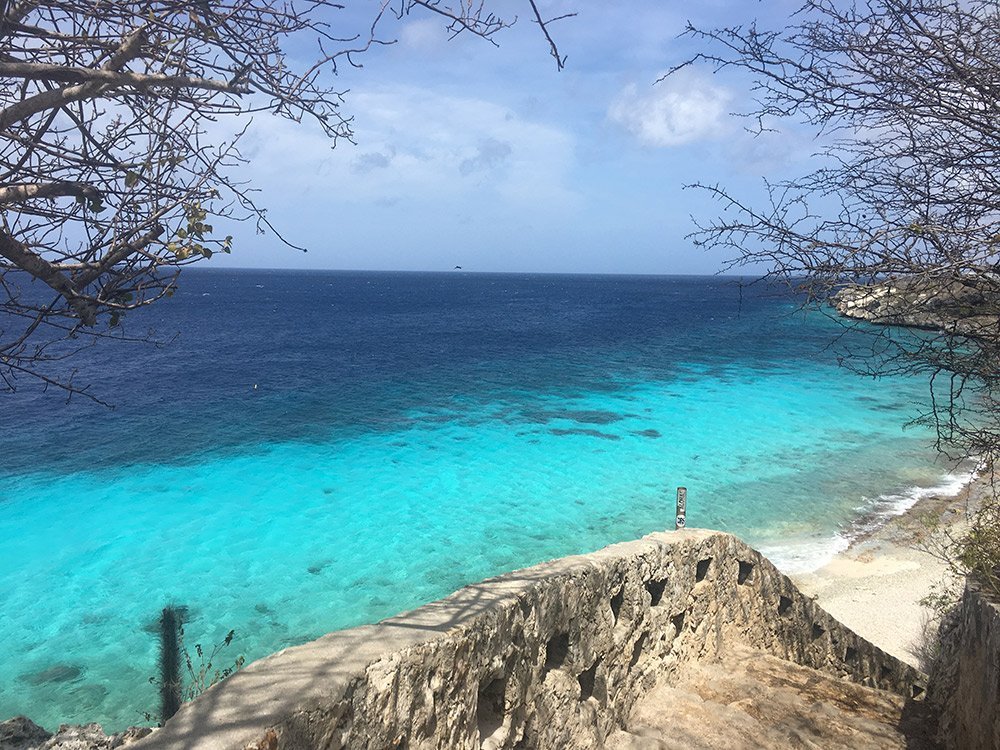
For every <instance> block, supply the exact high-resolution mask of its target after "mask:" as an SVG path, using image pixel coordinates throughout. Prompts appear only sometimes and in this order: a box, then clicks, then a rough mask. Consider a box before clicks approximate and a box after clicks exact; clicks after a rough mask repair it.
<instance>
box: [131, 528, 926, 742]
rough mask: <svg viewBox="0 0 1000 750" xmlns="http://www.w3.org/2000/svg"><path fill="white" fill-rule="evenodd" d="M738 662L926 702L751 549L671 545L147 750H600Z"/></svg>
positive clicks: (427, 633)
mask: <svg viewBox="0 0 1000 750" xmlns="http://www.w3.org/2000/svg"><path fill="white" fill-rule="evenodd" d="M727 645H745V646H750V647H753V648H758V649H761V650H763V651H765V652H767V653H770V654H773V655H775V656H778V657H780V658H783V659H788V660H789V661H792V662H795V663H797V664H801V665H803V666H807V667H812V668H814V669H819V670H822V671H824V672H826V673H828V674H832V675H834V676H838V677H842V678H846V679H849V680H852V681H855V682H858V683H860V684H863V685H867V686H870V687H878V688H882V689H886V690H891V691H893V692H896V693H898V694H901V695H903V696H904V697H906V698H910V697H916V696H918V695H919V694H920V693H922V692H923V691H924V689H925V686H926V682H925V678H924V675H922V674H921V673H919V672H917V671H916V670H914V669H913V668H912V667H910V666H908V665H906V664H903V663H902V662H900V661H898V660H897V659H895V658H894V657H892V656H889V655H888V654H886V653H884V652H883V651H881V650H879V649H878V648H876V647H875V646H873V645H872V644H871V643H869V642H868V641H866V640H864V639H863V638H861V637H860V636H858V635H857V634H855V633H854V632H853V631H851V630H849V629H848V628H846V627H845V626H843V625H841V624H840V623H839V622H837V621H836V620H834V619H833V618H832V617H831V616H830V615H828V614H827V613H826V612H824V611H823V610H822V609H821V608H820V607H819V606H818V605H817V604H816V603H815V602H813V601H812V600H811V599H808V598H807V597H805V596H803V595H802V594H801V593H800V592H799V591H798V590H797V589H796V588H795V586H794V585H793V584H792V582H791V581H790V580H789V579H788V578H787V577H786V576H784V575H782V574H781V573H780V572H779V571H778V570H777V569H776V568H775V567H774V566H773V565H772V564H771V563H770V562H769V561H768V560H767V559H766V558H764V557H763V556H762V555H760V554H759V553H758V552H756V551H755V550H753V549H751V548H750V547H748V546H747V545H746V544H744V543H743V542H741V541H740V540H738V539H737V538H736V537H733V536H731V535H729V534H724V533H721V532H711V531H700V530H686V531H680V532H660V533H655V534H650V535H649V536H646V537H644V538H643V539H641V540H638V541H634V542H626V543H622V544H616V545H613V546H611V547H607V548H605V549H603V550H600V551H599V552H595V553H592V554H588V555H579V556H575V557H567V558H563V559H560V560H555V561H552V562H548V563H543V564H541V565H537V566H534V567H531V568H527V569H524V570H520V571H516V572H513V573H509V574H506V575H503V576H500V577H498V578H493V579H490V580H487V581H483V582H481V583H478V584H475V585H472V586H468V587H466V588H463V589H461V590H460V591H458V592H456V593H454V594H452V595H451V596H449V597H447V598H445V599H442V600H440V601H437V602H434V603H432V604H428V605H426V606H423V607H421V608H419V609H417V610H414V611H412V612H408V613H404V614H401V615H398V616H396V617H393V618H390V619H388V620H385V621H383V622H381V623H379V624H377V625H367V626H363V627H359V628H354V629H351V630H347V631H341V632H337V633H331V634H329V635H326V636H324V637H322V638H319V639H317V640H315V641H312V642H310V643H306V644H304V645H302V646H297V647H294V648H289V649H286V650H284V651H281V652H278V653H276V654H273V655H271V656H269V657H267V658H265V659H261V660H260V661H257V662H255V663H254V664H251V665H250V666H248V667H246V668H245V669H243V670H241V671H240V672H238V673H237V674H236V675H234V676H233V677H231V678H229V679H228V680H226V681H225V682H223V683H221V684H220V685H217V686H215V687H214V688H212V689H211V690H209V691H207V692H206V693H205V694H204V695H202V696H201V697H199V698H198V699H197V700H195V701H193V702H191V703H189V704H187V705H185V706H184V707H182V709H181V710H180V711H179V712H178V713H177V715H176V716H174V718H172V719H171V720H170V721H169V722H167V724H166V726H165V727H163V728H162V729H160V730H159V731H157V732H155V733H154V734H153V735H151V736H150V737H148V738H146V739H145V740H142V741H140V742H139V743H138V744H137V745H136V747H137V748H140V749H141V750H157V749H164V748H196V749H198V750H231V749H232V750H236V749H243V748H256V749H259V750H265V749H266V750H278V749H279V748H294V749H295V750H304V749H305V748H313V747H316V748H320V747H322V748H339V747H350V748H444V747H447V748H488V749H492V748H515V747H518V748H529V747H530V748H534V747H538V748H562V747H577V748H590V747H593V748H597V747H601V746H602V745H603V743H604V740H605V739H606V738H607V736H609V735H610V734H611V733H613V732H614V731H615V730H616V729H618V728H620V727H622V726H623V725H624V722H625V720H626V719H627V717H628V715H629V713H630V712H631V710H632V708H633V707H634V705H635V704H636V702H637V700H638V699H639V698H640V697H641V696H643V695H645V694H646V693H647V692H648V691H649V690H651V689H652V688H653V687H655V686H656V685H657V684H669V683H670V682H671V681H672V680H675V679H676V677H677V675H678V674H680V673H681V671H682V670H683V669H684V666H685V664H688V663H691V662H693V661H697V660H701V659H711V658H713V657H715V656H717V655H718V654H720V653H721V651H722V649H723V648H724V647H725V646H727Z"/></svg>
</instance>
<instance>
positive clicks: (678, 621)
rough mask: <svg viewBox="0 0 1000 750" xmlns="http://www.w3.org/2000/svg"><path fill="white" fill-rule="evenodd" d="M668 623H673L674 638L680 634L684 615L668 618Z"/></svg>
mask: <svg viewBox="0 0 1000 750" xmlns="http://www.w3.org/2000/svg"><path fill="white" fill-rule="evenodd" d="M670 622H671V623H673V626H674V638H676V637H677V636H679V635H680V634H681V631H682V630H683V629H684V613H683V612H681V613H680V614H679V615H674V616H673V617H671V618H670Z"/></svg>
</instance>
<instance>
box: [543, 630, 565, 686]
mask: <svg viewBox="0 0 1000 750" xmlns="http://www.w3.org/2000/svg"><path fill="white" fill-rule="evenodd" d="M567 657H569V633H556V634H555V635H554V636H552V637H551V638H549V642H548V643H546V644H545V672H544V674H543V675H542V677H543V679H544V676H545V674H548V673H549V672H551V671H552V670H553V669H559V667H561V666H562V665H563V664H565V663H566V659H567Z"/></svg>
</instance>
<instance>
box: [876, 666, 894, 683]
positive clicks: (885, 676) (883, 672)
mask: <svg viewBox="0 0 1000 750" xmlns="http://www.w3.org/2000/svg"><path fill="white" fill-rule="evenodd" d="M878 678H879V679H880V680H881V681H882V682H885V681H886V680H891V679H892V670H891V669H889V667H887V666H886V665H885V664H883V665H882V666H881V668H880V669H879V671H878Z"/></svg>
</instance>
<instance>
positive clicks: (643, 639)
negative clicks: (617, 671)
mask: <svg viewBox="0 0 1000 750" xmlns="http://www.w3.org/2000/svg"><path fill="white" fill-rule="evenodd" d="M648 641H649V634H648V633H643V634H642V635H640V636H639V638H638V640H636V642H635V645H634V646H633V647H632V658H631V659H630V660H629V663H628V668H629V669H632V667H634V666H635V665H636V664H638V663H639V659H641V658H642V652H643V650H644V649H645V648H646V643H647V642H648Z"/></svg>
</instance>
